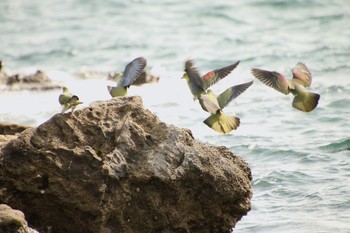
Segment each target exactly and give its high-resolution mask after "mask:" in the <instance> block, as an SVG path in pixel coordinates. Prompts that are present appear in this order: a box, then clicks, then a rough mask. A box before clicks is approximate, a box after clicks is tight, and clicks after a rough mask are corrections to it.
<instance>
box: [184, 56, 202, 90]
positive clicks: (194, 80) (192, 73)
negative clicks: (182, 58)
mask: <svg viewBox="0 0 350 233" xmlns="http://www.w3.org/2000/svg"><path fill="white" fill-rule="evenodd" d="M185 72H186V73H187V76H188V79H189V82H188V86H189V88H190V90H191V92H192V94H193V95H194V96H196V95H198V94H199V93H202V92H204V91H205V88H204V87H205V86H204V83H203V81H202V79H201V76H200V75H199V72H198V69H197V68H196V67H195V66H193V61H192V60H187V61H186V63H185Z"/></svg>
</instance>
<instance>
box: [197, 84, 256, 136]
mask: <svg viewBox="0 0 350 233" xmlns="http://www.w3.org/2000/svg"><path fill="white" fill-rule="evenodd" d="M252 84H253V81H251V82H247V83H243V84H240V85H237V86H233V87H230V88H228V89H226V90H225V91H224V92H223V93H221V94H220V95H219V96H216V95H215V94H214V92H213V91H212V90H210V89H209V90H208V91H207V93H206V94H203V95H201V96H200V97H199V103H200V105H201V107H202V109H203V110H204V111H207V112H209V113H210V116H209V117H208V118H207V119H205V120H204V121H203V122H204V124H206V125H207V126H209V127H210V128H212V129H213V130H215V131H217V132H219V133H223V134H227V133H230V132H231V131H232V130H235V129H237V128H238V126H239V125H240V119H239V118H238V117H235V116H229V115H227V114H225V113H224V112H223V108H225V107H226V106H227V105H228V104H229V103H230V102H231V101H232V100H233V99H235V98H236V97H237V96H239V95H240V94H242V93H243V92H244V91H245V90H247V89H248V87H250V86H251V85H252Z"/></svg>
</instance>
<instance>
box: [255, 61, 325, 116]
mask: <svg viewBox="0 0 350 233" xmlns="http://www.w3.org/2000/svg"><path fill="white" fill-rule="evenodd" d="M251 71H252V74H253V75H254V76H255V77H256V78H257V79H259V80H260V81H261V82H262V83H264V84H266V85H267V86H269V87H272V88H274V89H275V90H277V91H279V92H281V93H283V94H285V95H287V94H289V93H292V94H293V95H294V96H295V97H294V99H293V103H292V106H293V107H294V108H296V109H298V110H300V111H303V112H311V111H312V110H313V109H315V108H316V106H317V104H318V100H319V99H320V95H319V94H316V93H313V92H308V91H306V90H305V89H304V88H305V87H310V85H311V81H312V75H311V72H310V71H309V69H308V68H307V67H306V65H305V64H304V63H302V62H299V63H297V64H296V66H295V67H294V68H293V69H292V74H293V77H292V79H289V80H288V79H286V78H285V77H284V76H283V75H282V74H280V73H278V72H276V71H267V70H261V69H252V70H251Z"/></svg>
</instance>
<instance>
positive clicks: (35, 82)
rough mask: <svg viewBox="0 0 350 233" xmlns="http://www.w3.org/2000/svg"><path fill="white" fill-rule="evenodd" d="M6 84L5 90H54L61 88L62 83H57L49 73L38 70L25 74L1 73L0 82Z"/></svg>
mask: <svg viewBox="0 0 350 233" xmlns="http://www.w3.org/2000/svg"><path fill="white" fill-rule="evenodd" d="M1 83H2V84H5V85H6V88H5V90H8V91H19V90H31V91H36V90H52V89H58V88H61V86H60V85H58V84H55V83H54V82H53V81H52V80H51V79H50V78H49V77H48V75H47V74H46V73H45V72H43V71H41V70H37V71H36V72H35V73H34V74H29V75H23V74H13V75H7V74H6V73H5V72H2V73H1V74H0V84H1Z"/></svg>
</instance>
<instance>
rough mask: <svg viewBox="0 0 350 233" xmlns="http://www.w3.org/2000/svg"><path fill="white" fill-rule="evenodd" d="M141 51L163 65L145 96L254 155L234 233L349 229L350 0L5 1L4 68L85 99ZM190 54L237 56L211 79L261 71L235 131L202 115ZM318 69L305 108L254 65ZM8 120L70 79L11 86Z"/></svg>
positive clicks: (27, 114)
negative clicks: (245, 207) (40, 75)
mask: <svg viewBox="0 0 350 233" xmlns="http://www.w3.org/2000/svg"><path fill="white" fill-rule="evenodd" d="M137 56H144V57H146V58H147V60H148V67H149V68H151V69H152V71H153V72H154V73H156V74H159V75H160V82H159V83H158V84H149V85H144V86H141V87H133V86H132V87H131V88H130V89H129V95H140V96H142V98H143V102H144V105H145V106H146V107H147V108H149V109H150V110H151V111H152V112H154V113H155V114H157V115H158V117H159V118H160V119H161V120H162V121H164V122H166V123H169V124H173V125H175V126H178V127H183V128H189V129H190V130H192V132H193V134H194V136H195V138H196V139H198V140H200V141H202V142H205V143H209V144H212V145H224V146H227V147H228V148H230V150H232V152H234V153H235V154H237V155H240V156H242V157H243V158H244V159H245V160H247V161H248V163H249V166H250V167H251V169H252V174H253V180H252V184H253V189H254V195H253V198H252V210H251V211H250V212H249V213H248V215H247V216H245V217H243V219H242V220H241V221H240V222H238V224H237V226H236V228H235V229H234V232H239V233H253V232H254V233H255V232H260V233H261V232H268V233H271V232H298V233H299V232H301V233H304V232H305V233H310V232H311V233H320V232H325V233H326V232H350V162H349V161H350V123H349V122H350V1H348V0H333V1H330V0H295V1H289V0H236V1H227V0H225V1H224V0H217V1H209V0H201V1H184V0H165V1H156V0H134V1H131V0H120V1H119V0H105V1H97V0H60V1H58V0H51V1H39V0H31V1H25V0H1V2H0V59H1V60H3V61H4V63H5V69H6V72H8V73H9V74H12V73H17V72H20V73H23V74H26V73H32V72H35V71H36V70H37V69H40V70H43V71H45V72H46V73H48V75H49V76H50V78H51V79H53V80H54V81H56V82H58V83H60V84H62V85H66V86H68V87H69V88H70V89H71V91H72V92H74V93H75V94H77V95H78V96H79V97H80V99H81V100H82V101H84V104H83V106H80V107H78V108H82V107H85V106H88V105H89V104H90V103H92V102H94V101H97V100H106V99H110V96H109V94H108V92H107V89H106V86H107V85H109V84H110V83H111V81H108V80H107V78H106V77H107V73H108V72H116V71H119V72H121V71H123V69H124V67H125V65H126V64H127V63H128V62H129V61H131V60H132V59H133V58H135V57H137ZM186 59H193V60H194V62H195V65H196V66H197V67H198V68H199V70H200V72H201V73H205V72H206V71H209V70H213V69H216V68H220V67H223V66H226V65H228V64H231V63H234V62H236V61H238V60H240V64H239V66H238V67H237V68H236V69H235V70H234V71H233V72H232V73H231V74H230V75H229V76H228V77H227V78H225V79H224V80H222V81H220V82H219V83H217V84H216V85H215V86H213V87H212V89H213V90H214V91H215V92H217V93H220V92H222V91H224V90H225V89H226V88H228V87H230V86H232V85H237V84H240V83H243V82H248V81H251V80H254V84H253V85H252V86H251V87H250V88H249V89H248V90H247V91H246V92H244V93H243V94H241V96H239V97H238V98H237V99H235V100H234V101H233V102H232V103H231V104H230V105H229V106H227V107H226V108H225V112H226V113H228V114H231V115H235V116H237V117H239V118H240V119H241V125H240V127H239V128H238V129H237V130H236V131H233V132H232V133H230V134H228V135H220V134H218V133H216V132H215V131H213V130H211V129H209V128H208V127H207V126H206V125H204V124H203V122H202V121H203V120H204V119H205V118H206V117H207V116H208V113H206V112H204V111H202V110H201V108H200V106H199V104H198V102H195V101H193V99H192V96H191V95H190V92H189V90H188V87H187V85H186V83H185V81H184V80H182V79H181V76H182V74H183V70H184V62H185V61H186ZM299 61H302V62H304V63H305V64H306V65H307V66H308V67H309V69H310V71H311V73H312V75H313V80H312V85H311V87H310V88H309V90H310V91H312V92H316V93H319V94H320V95H321V98H320V101H319V104H318V107H317V108H316V109H315V110H314V111H312V112H310V113H304V112H301V111H298V110H296V109H294V108H292V106H291V102H292V98H293V97H292V96H289V95H287V96H285V95H283V94H281V93H278V92H277V91H275V90H273V89H272V88H269V87H267V86H265V85H263V84H262V83H260V82H259V81H258V80H256V79H255V78H254V77H253V76H252V75H251V74H250V69H251V68H263V69H268V70H275V71H278V72H280V73H282V74H284V75H285V76H286V77H288V78H290V77H291V69H292V68H293V67H294V66H295V64H296V63H297V62H299ZM0 89H1V92H0V121H11V122H18V123H25V124H30V125H33V126H36V125H38V124H41V123H42V122H44V121H46V120H47V119H49V118H50V117H51V116H53V115H54V114H56V113H58V112H60V110H61V107H60V106H59V104H58V101H57V97H58V95H59V94H60V93H61V90H52V91H41V92H33V91H6V90H5V87H4V86H2V87H0Z"/></svg>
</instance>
